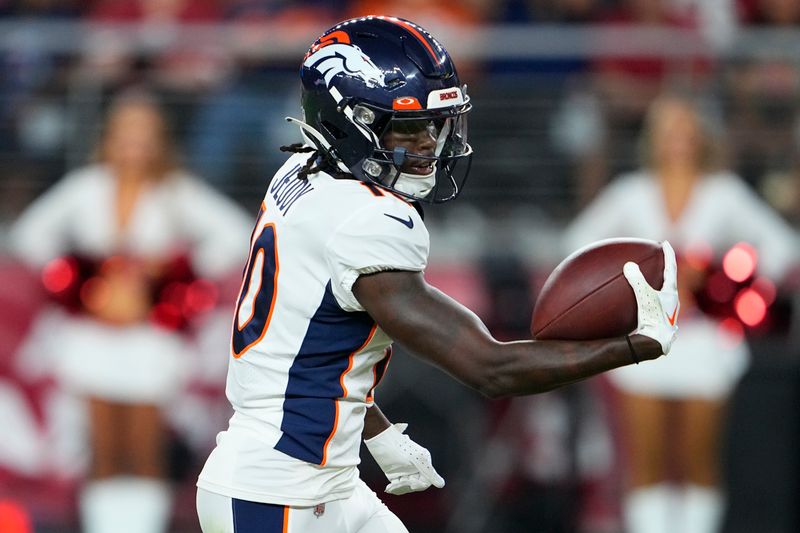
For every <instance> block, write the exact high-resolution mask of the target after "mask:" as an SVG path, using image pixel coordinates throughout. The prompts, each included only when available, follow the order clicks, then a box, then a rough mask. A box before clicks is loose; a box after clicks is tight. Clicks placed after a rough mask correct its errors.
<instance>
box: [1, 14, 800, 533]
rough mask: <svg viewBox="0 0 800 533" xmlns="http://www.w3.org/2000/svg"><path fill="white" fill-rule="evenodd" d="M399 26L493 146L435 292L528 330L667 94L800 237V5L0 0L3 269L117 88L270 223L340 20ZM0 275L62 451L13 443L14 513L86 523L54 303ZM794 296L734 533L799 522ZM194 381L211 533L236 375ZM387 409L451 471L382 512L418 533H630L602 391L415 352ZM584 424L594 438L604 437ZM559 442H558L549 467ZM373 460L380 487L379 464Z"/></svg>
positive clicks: (738, 458) (217, 370)
mask: <svg viewBox="0 0 800 533" xmlns="http://www.w3.org/2000/svg"><path fill="white" fill-rule="evenodd" d="M378 12H380V13H386V14H392V15H396V16H402V17H406V18H409V19H411V20H414V21H416V22H418V23H419V24H421V25H422V26H424V27H425V28H427V29H429V30H430V31H431V32H432V33H433V34H434V35H436V36H437V37H438V38H439V40H440V41H441V42H442V43H443V44H445V46H446V47H447V48H448V50H449V51H450V52H451V54H452V55H453V57H454V58H455V60H456V63H457V65H458V66H459V70H460V74H461V77H462V79H463V80H465V81H466V82H467V83H468V85H469V92H470V94H471V96H472V99H473V102H474V106H475V108H474V111H473V112H472V114H471V116H470V141H471V143H472V144H473V146H474V148H475V152H476V156H475V159H474V165H473V169H472V174H471V178H470V183H469V184H468V186H467V188H466V191H465V193H464V194H463V196H462V197H461V199H460V200H459V201H458V202H456V203H454V204H451V205H445V206H440V207H436V208H432V209H429V210H428V211H427V213H426V215H427V219H426V221H427V222H428V223H429V228H430V231H431V237H432V256H431V267H430V270H429V273H428V277H429V279H430V281H431V282H433V283H434V284H437V285H438V286H440V287H441V288H442V289H443V290H445V292H448V293H450V294H452V295H453V296H454V297H456V298H457V299H459V300H461V301H462V302H464V303H466V304H467V305H469V306H470V307H471V308H473V309H474V310H475V311H476V312H478V314H479V315H480V316H481V317H482V318H483V319H484V320H485V321H486V322H487V323H488V324H489V326H490V327H491V328H492V329H493V331H494V332H495V333H496V334H497V335H498V336H500V337H502V338H514V337H519V336H522V335H525V334H526V330H527V324H528V321H529V317H530V309H531V307H532V304H533V301H534V299H535V294H536V290H537V289H538V287H539V286H540V285H541V282H542V280H543V278H544V277H545V276H546V274H547V273H548V272H549V271H550V270H551V269H552V267H553V266H554V265H555V264H556V263H557V262H558V261H559V260H560V259H561V257H562V256H563V251H562V250H561V249H560V246H559V238H560V232H561V231H562V229H563V228H564V227H565V225H566V224H567V223H568V222H569V220H570V219H571V217H573V216H574V215H575V214H576V213H577V212H578V210H579V209H580V208H581V207H582V206H583V205H585V204H586V202H587V201H588V200H590V199H591V198H592V197H593V195H594V194H595V193H596V192H597V191H598V190H599V189H600V188H601V187H602V186H603V185H604V184H605V183H607V182H608V181H609V180H611V179H612V178H613V176H614V175H616V174H617V173H618V172H620V171H624V170H630V169H632V168H635V167H636V164H637V146H638V132H639V129H640V126H641V123H642V118H643V114H644V111H645V109H646V107H647V104H648V103H649V102H650V101H651V100H652V99H653V98H654V97H655V96H656V95H658V94H659V93H661V92H663V91H664V90H670V91H679V92H681V93H684V94H691V95H693V96H694V97H695V98H697V99H698V101H700V102H701V107H702V108H703V110H704V112H705V114H706V116H707V119H708V120H710V122H711V123H712V124H713V126H714V128H715V131H716V133H717V134H718V136H719V138H720V139H721V140H722V141H723V143H724V146H725V148H726V150H725V153H726V157H727V161H728V162H729V164H730V166H731V168H733V169H734V170H735V171H736V172H738V173H739V174H740V175H741V176H742V177H743V178H744V179H745V180H746V181H747V183H748V184H749V185H750V186H751V187H752V188H753V189H754V190H755V191H757V192H758V194H760V195H761V196H763V197H764V198H765V199H766V200H767V201H768V202H769V203H770V204H771V205H772V206H773V207H774V208H775V209H776V210H778V211H779V212H781V214H782V215H783V216H784V217H785V218H786V219H787V220H788V221H790V223H792V224H793V225H794V227H795V228H800V159H799V158H798V156H800V120H799V119H800V114H798V111H800V105H799V104H800V100H799V99H798V97H800V59H799V58H800V56H798V50H800V3H798V2H796V1H795V0H714V1H711V0H618V1H610V0H528V1H524V0H471V1H469V2H451V3H446V4H445V3H434V2H429V1H419V0H406V1H402V0H396V1H391V0H386V1H382V0H374V1H370V0H364V1H354V2H345V1H331V2H323V1H309V2H291V1H267V0H263V1H257V0H249V1H248V0H241V1H239V0H218V1H213V0H175V1H166V0H140V1H136V0H132V1H130V2H122V1H113V0H95V1H86V2H80V1H77V0H75V1H58V0H29V1H10V0H5V1H3V0H0V63H2V68H1V69H0V253H2V250H3V249H4V246H3V245H4V243H5V238H4V237H5V235H6V233H7V229H8V228H9V227H10V226H11V225H12V224H13V222H14V221H15V219H16V217H17V216H18V214H19V213H20V212H21V211H22V210H23V209H24V208H25V206H26V205H28V203H29V202H30V201H31V200H32V199H33V198H35V197H36V196H37V195H38V194H39V193H40V192H41V191H43V190H45V189H46V188H47V187H48V186H50V185H52V184H53V183H55V182H56V181H57V180H58V179H59V178H60V177H61V176H62V175H63V174H64V173H65V172H66V171H67V170H69V169H71V168H75V167H76V166H80V165H81V164H83V163H84V162H85V161H87V159H88V158H89V156H90V154H91V152H92V150H93V146H94V142H95V140H96V139H97V135H98V131H99V130H98V128H99V125H100V123H101V119H102V117H103V113H104V109H105V105H106V104H107V103H108V100H109V97H110V96H112V95H113V94H115V93H116V92H117V91H118V90H120V89H122V88H125V87H129V86H131V85H138V84H142V83H147V84H148V85H149V86H151V87H153V88H155V89H156V90H157V91H158V93H159V95H160V96H161V97H162V98H163V100H164V102H165V104H166V106H167V109H168V112H169V114H170V119H171V122H172V125H173V128H174V130H175V133H176V134H177V137H178V139H179V142H180V147H181V153H182V154H183V161H184V163H185V164H186V165H187V166H188V167H189V168H191V169H192V170H194V171H195V172H196V173H197V174H198V175H200V176H202V177H203V178H204V179H206V180H207V181H208V182H209V183H211V184H212V185H213V186H215V187H217V188H218V189H219V190H221V191H222V192H224V193H225V194H227V195H229V196H230V197H232V198H234V199H235V200H236V201H237V202H239V203H240V204H241V205H242V206H244V207H245V208H246V209H248V210H249V211H250V212H252V213H255V210H256V208H257V206H258V204H259V203H260V199H261V197H262V196H263V193H264V188H265V184H266V179H268V176H270V175H271V173H272V171H273V170H274V169H275V168H276V165H277V164H278V163H279V162H280V161H281V160H282V157H283V154H281V153H280V152H279V151H278V149H277V148H278V146H280V145H281V144H287V143H288V142H292V141H294V140H296V138H297V134H296V132H295V131H294V130H293V129H292V128H291V127H290V126H289V125H287V124H285V122H284V121H283V117H284V116H286V115H294V116H297V115H298V113H299V111H298V99H299V92H298V83H297V65H298V63H299V58H300V57H301V56H302V54H303V53H304V51H305V50H306V48H307V46H308V44H309V43H310V42H311V41H312V40H313V39H314V38H315V37H316V36H317V35H318V34H319V33H320V32H321V31H323V30H324V29H325V28H327V27H328V26H330V25H331V24H333V23H334V22H336V21H338V20H341V19H344V18H348V17H351V16H356V15H362V14H369V13H378ZM717 259H720V258H717ZM0 269H1V270H0V286H1V287H2V289H1V290H0V302H1V303H0V318H1V319H2V322H1V323H0V380H2V381H3V382H4V383H6V384H7V386H8V387H11V388H14V390H18V391H21V394H20V396H19V397H21V398H22V399H23V400H24V402H23V404H22V405H21V406H20V407H19V408H17V407H14V408H9V407H8V404H7V405H6V406H5V409H3V410H2V412H3V414H4V416H8V415H7V413H8V412H16V413H17V415H19V416H26V413H30V414H31V419H32V422H31V427H32V430H31V431H32V433H31V435H32V437H31V438H33V439H34V440H37V439H38V443H39V444H38V446H41V447H42V450H41V453H40V455H39V456H37V457H35V458H34V459H31V461H33V462H31V463H30V464H31V465H32V466H30V468H28V467H25V468H23V467H22V466H21V465H22V463H20V462H19V457H21V456H25V453H24V452H25V451H24V450H20V449H19V448H15V446H20V443H21V442H25V441H22V440H21V439H18V438H14V436H13V435H6V434H4V435H3V437H2V438H0V441H5V443H4V444H3V443H0V515H3V513H6V515H9V513H10V514H14V513H17V512H19V511H20V510H24V512H25V513H26V514H27V515H28V516H29V518H30V520H31V521H32V522H33V523H34V524H35V526H36V531H43V532H62V531H63V532H71V531H77V527H78V526H77V516H76V513H75V510H74V498H75V495H74V492H75V487H76V486H77V484H78V482H79V478H80V476H79V475H78V474H76V473H75V472H70V471H69V469H66V470H65V469H59V468H57V467H56V466H54V463H55V462H54V461H52V460H50V459H48V458H47V454H48V451H51V450H50V449H49V448H48V446H49V444H48V443H49V442H50V441H49V440H48V439H50V438H52V435H51V433H52V431H51V428H49V427H48V424H50V423H52V422H53V421H52V420H48V419H47V416H46V414H45V413H46V410H45V409H44V408H43V407H42V404H43V403H44V401H45V400H43V398H46V397H47V394H49V391H51V390H52V389H53V388H54V387H57V384H54V383H53V382H52V380H51V379H49V378H47V377H41V375H40V374H35V375H33V376H32V375H29V374H26V372H25V371H21V370H20V368H22V367H24V366H25V365H21V364H20V363H19V361H18V360H17V355H18V354H17V351H16V348H17V347H18V346H19V345H20V343H21V342H22V340H23V338H24V336H25V334H26V331H27V329H26V328H27V327H28V326H29V325H30V323H31V320H32V317H33V316H34V315H35V313H36V312H37V310H38V309H39V308H40V306H41V305H43V302H44V301H45V300H46V295H45V294H43V292H42V291H41V289H40V288H39V287H38V280H37V279H36V278H35V277H32V276H31V274H30V273H28V272H25V271H24V270H23V269H22V268H21V267H20V266H19V264H17V263H16V262H15V261H14V259H13V258H11V257H10V256H8V254H6V253H3V255H2V256H1V257H0ZM793 286H794V287H795V289H792V284H789V285H788V286H781V287H779V288H778V289H779V290H778V296H777V299H776V302H775V303H774V304H773V305H772V306H771V307H770V309H769V310H768V315H767V316H766V317H764V319H763V320H761V321H758V323H757V324H755V325H753V326H743V328H742V331H743V332H744V333H745V334H746V335H748V337H749V338H750V340H751V343H752V347H753V352H754V361H753V365H752V367H751V369H750V371H749V372H748V374H747V375H746V376H745V378H744V380H743V382H742V383H741V385H740V387H739V388H738V390H737V392H736V394H735V396H734V401H733V406H732V409H731V412H730V415H729V424H728V427H727V430H726V447H725V450H726V451H725V457H724V460H725V472H726V487H727V490H728V492H729V497H730V501H729V512H728V517H727V519H726V527H725V531H728V532H755V531H758V532H776V533H777V532H791V531H797V530H798V528H800V511H798V509H800V496H798V495H800V460H799V459H798V458H800V453H798V450H800V415H798V412H797V406H798V405H800V343H799V342H798V341H800V327H798V319H797V313H794V315H793V314H792V312H791V311H792V308H793V307H794V308H796V302H797V300H798V292H797V289H796V287H797V283H796V280H795V283H794V285H793ZM733 316H734V318H735V315H733ZM218 357H220V358H221V359H224V357H225V354H224V353H221V354H218ZM198 367H199V368H203V369H205V371H203V372H199V371H198V372H197V374H198V375H197V376H193V381H192V386H191V389H192V390H191V391H188V392H187V394H189V395H194V396H195V397H202V398H203V400H202V402H201V403H199V404H192V405H203V406H205V410H203V411H202V412H201V413H198V412H197V410H195V411H192V408H187V409H188V410H187V411H186V412H184V413H183V415H182V416H183V418H182V420H183V421H184V423H183V425H181V424H178V425H177V426H176V428H175V431H174V440H175V446H174V450H175V453H174V454H173V455H174V457H173V459H174V461H173V464H174V467H175V468H174V470H175V475H174V477H175V479H176V486H177V494H178V496H177V500H176V504H175V517H174V531H176V532H182V531H187V532H188V531H196V530H197V526H196V525H195V522H194V520H195V519H194V515H193V513H194V510H193V490H192V489H193V485H192V482H193V478H194V476H195V475H196V472H197V469H198V468H199V465H200V464H201V462H202V460H203V458H204V457H205V453H206V452H207V451H208V449H209V447H210V446H211V445H212V444H213V435H214V428H215V427H219V426H220V425H221V424H222V423H224V420H225V417H226V407H225V404H224V397H223V396H222V390H221V387H222V384H223V381H224V365H219V364H217V365H214V364H213V363H208V362H205V363H202V364H201V363H200V362H199V363H198ZM380 397H381V399H380V401H381V404H382V406H383V409H384V411H385V412H387V414H388V415H389V416H390V417H391V418H392V419H394V420H398V421H408V422H409V423H410V427H411V434H412V435H413V436H414V438H415V439H416V440H418V441H419V442H421V443H423V444H425V445H426V446H428V447H429V448H430V450H431V452H432V454H433V457H434V461H435V464H436V466H437V467H438V468H439V470H440V472H441V473H442V474H443V475H444V477H445V478H446V479H447V481H448V485H447V487H446V488H445V489H443V490H441V491H428V492H426V493H423V494H412V495H408V496H405V497H402V498H395V497H387V498H386V501H387V504H388V505H389V506H390V507H391V508H392V509H393V510H395V511H396V512H397V514H398V515H399V516H401V518H402V519H403V520H404V522H405V523H406V524H407V525H408V527H409V529H410V530H411V531H415V532H426V531H458V532H469V531H474V532H478V531H487V532H488V531H495V530H496V529H493V526H492V524H499V523H503V520H505V521H506V522H507V523H513V522H514V521H513V520H509V519H508V517H509V516H515V515H519V514H520V508H523V507H524V508H526V512H528V513H530V515H529V516H528V518H527V519H530V520H537V518H536V517H542V516H545V517H549V518H547V519H548V520H550V519H553V520H556V521H560V523H562V524H564V526H563V527H565V528H566V529H563V530H564V531H598V532H599V531H618V530H619V527H620V526H619V508H618V507H619V493H620V492H619V491H620V486H619V485H620V480H619V475H618V471H619V464H620V462H621V461H624V457H623V456H622V454H621V449H620V447H619V446H618V443H617V442H616V441H615V432H614V422H613V412H612V413H609V412H608V410H609V408H608V402H607V401H606V399H607V397H608V393H607V385H606V384H605V383H604V381H603V380H602V379H599V380H592V381H590V382H588V383H587V384H584V385H580V386H576V387H571V388H568V389H565V390H564V391H561V392H557V393H551V394H549V395H547V396H546V397H542V398H538V399H535V400H526V401H513V402H512V401H505V402H496V403H489V402H486V401H484V400H483V399H482V398H480V397H479V396H477V395H476V394H474V393H472V392H470V391H469V390H467V389H465V388H464V387H462V386H460V385H458V384H456V383H455V382H453V381H452V380H449V379H448V378H446V377H443V376H441V375H440V374H439V373H438V372H437V371H436V370H433V369H431V368H429V367H426V366H424V365H422V364H420V363H419V362H418V361H416V360H414V359H413V358H410V357H406V356H404V354H403V355H400V356H399V357H395V358H394V360H393V363H392V372H391V373H390V374H389V377H388V378H387V380H386V381H385V383H384V384H383V385H382V386H381V390H380ZM0 401H2V400H0ZM187 404H188V403H187ZM209 406H211V407H209ZM20 409H21V410H22V411H20ZM611 411H613V409H611ZM598 412H599V413H600V414H599V415H598ZM530 413H534V414H536V416H534V415H531V414H530ZM537 416H538V418H536V417H537ZM192 417H195V420H194V421H195V422H196V423H195V424H192ZM598 417H599V418H598ZM187 418H188V419H189V423H186V420H187ZM531 418H533V420H530V419H531ZM4 420H5V419H3V418H0V424H2V423H3V421H4ZM586 420H600V422H599V426H597V427H595V426H592V425H591V424H589V427H590V430H589V433H588V434H584V429H583V428H586V427H587V424H585V423H584V422H585V421H586ZM543 421H544V422H543ZM193 425H194V426H196V427H193V428H192V426H193ZM6 427H9V426H6ZM187 428H189V429H187ZM519 428H523V430H522V431H521V432H519V431H516V432H515V431H514V430H515V429H519ZM579 428H580V429H579ZM60 431H65V430H64V428H61V429H60ZM66 431H67V432H69V428H67V429H66ZM519 433H522V434H523V435H524V438H521V437H520V435H519ZM520 441H522V442H520ZM548 446H550V447H552V449H554V450H556V452H554V454H553V455H550V456H547V457H546V458H545V459H542V458H541V454H540V453H539V452H541V450H545V449H550V448H548ZM28 451H30V450H28ZM31 453H32V452H31ZM537 454H538V455H537ZM587 457H588V458H589V460H588V464H589V466H586V463H587V461H586V458H587ZM537 461H544V462H545V463H546V464H548V465H549V466H550V467H551V468H545V469H544V470H542V469H541V468H539V467H538V466H536V465H537V464H538V463H537ZM531 465H533V466H531ZM363 470H364V475H365V477H366V478H367V479H368V481H369V483H370V485H371V486H373V487H374V488H376V490H377V489H379V488H380V487H382V482H383V481H382V475H381V474H380V472H379V471H377V470H376V467H375V466H374V465H373V464H372V462H371V459H368V458H367V459H366V460H365V464H364V468H363ZM521 487H522V488H521ZM532 487H533V488H532ZM504 517H505V518H504ZM553 517H555V518H553ZM522 519H523V518H520V520H522ZM0 523H2V518H0ZM517 530H519V531H527V530H528V529H513V531H517ZM530 530H531V531H535V530H536V529H530ZM498 531H499V530H498ZM509 531H512V529H509ZM559 531H560V530H559ZM9 533H11V532H9Z"/></svg>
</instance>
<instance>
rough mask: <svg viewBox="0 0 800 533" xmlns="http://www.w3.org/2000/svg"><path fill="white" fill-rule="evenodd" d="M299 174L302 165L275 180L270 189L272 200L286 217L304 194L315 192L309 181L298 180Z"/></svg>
mask: <svg viewBox="0 0 800 533" xmlns="http://www.w3.org/2000/svg"><path fill="white" fill-rule="evenodd" d="M298 172H300V165H296V166H295V167H293V168H292V169H291V170H290V171H289V172H288V173H287V174H286V175H285V176H283V177H282V178H278V179H275V180H273V182H272V186H271V187H270V188H269V193H270V194H271V195H272V199H273V200H275V205H277V206H278V211H280V212H281V214H282V215H284V216H286V213H288V212H289V209H290V208H291V207H292V206H293V205H294V203H295V202H296V201H297V200H299V199H300V198H301V197H302V196H303V195H304V194H306V193H309V192H311V191H312V190H314V187H312V186H311V183H309V182H308V180H301V179H297V178H296V176H297V173H298Z"/></svg>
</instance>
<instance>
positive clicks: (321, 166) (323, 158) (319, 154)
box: [280, 143, 336, 180]
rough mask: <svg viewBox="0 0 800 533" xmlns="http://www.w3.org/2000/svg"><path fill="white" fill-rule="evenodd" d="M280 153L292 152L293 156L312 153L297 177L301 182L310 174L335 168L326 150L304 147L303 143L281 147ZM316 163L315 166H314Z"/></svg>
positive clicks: (331, 157)
mask: <svg viewBox="0 0 800 533" xmlns="http://www.w3.org/2000/svg"><path fill="white" fill-rule="evenodd" d="M280 150H281V152H292V153H294V154H305V153H313V154H314V157H309V158H308V161H307V162H306V164H305V165H303V168H301V169H300V172H298V173H297V177H298V178H299V179H301V180H307V179H308V176H309V175H310V174H316V173H317V172H320V171H322V170H326V169H330V168H336V161H335V160H334V159H333V156H331V154H330V153H329V152H328V151H327V150H320V149H319V148H314V147H311V146H305V145H304V144H303V143H292V144H290V145H288V146H281V147H280ZM315 163H316V164H315Z"/></svg>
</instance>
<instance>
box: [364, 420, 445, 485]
mask: <svg viewBox="0 0 800 533" xmlns="http://www.w3.org/2000/svg"><path fill="white" fill-rule="evenodd" d="M407 427H408V424H394V425H393V426H389V427H388V428H386V429H385V430H383V431H382V432H381V433H378V434H377V435H375V436H374V437H372V438H371V439H367V440H365V441H364V443H365V444H366V445H367V449H369V453H371V454H372V457H374V458H375V462H377V463H378V466H380V467H381V470H383V473H384V474H386V478H387V479H388V480H389V484H388V485H386V492H388V493H389V494H397V495H399V494H406V493H408V492H417V491H421V490H425V489H427V488H428V487H430V486H431V485H433V486H434V487H436V488H438V489H440V488H442V487H444V479H443V478H442V476H440V475H439V474H438V473H437V472H436V470H435V469H434V468H433V464H432V463H431V454H430V452H429V451H428V450H426V449H425V448H423V447H422V446H420V445H419V444H417V443H416V442H414V441H413V440H411V439H410V438H409V436H408V435H403V432H404V431H405V430H406V428H407Z"/></svg>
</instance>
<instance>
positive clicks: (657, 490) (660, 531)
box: [623, 483, 684, 533]
mask: <svg viewBox="0 0 800 533" xmlns="http://www.w3.org/2000/svg"><path fill="white" fill-rule="evenodd" d="M678 503H679V502H678V492H677V491H676V490H675V489H674V488H673V487H672V485H670V484H668V483H659V484H657V485H648V486H646V487H641V488H638V489H635V490H632V491H630V492H629V493H628V494H626V495H625V498H624V500H623V515H624V518H625V531H626V532H627V533H678V531H679V530H678V529H677V526H678V513H677V512H676V511H677V505H678ZM680 533H684V532H680Z"/></svg>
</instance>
